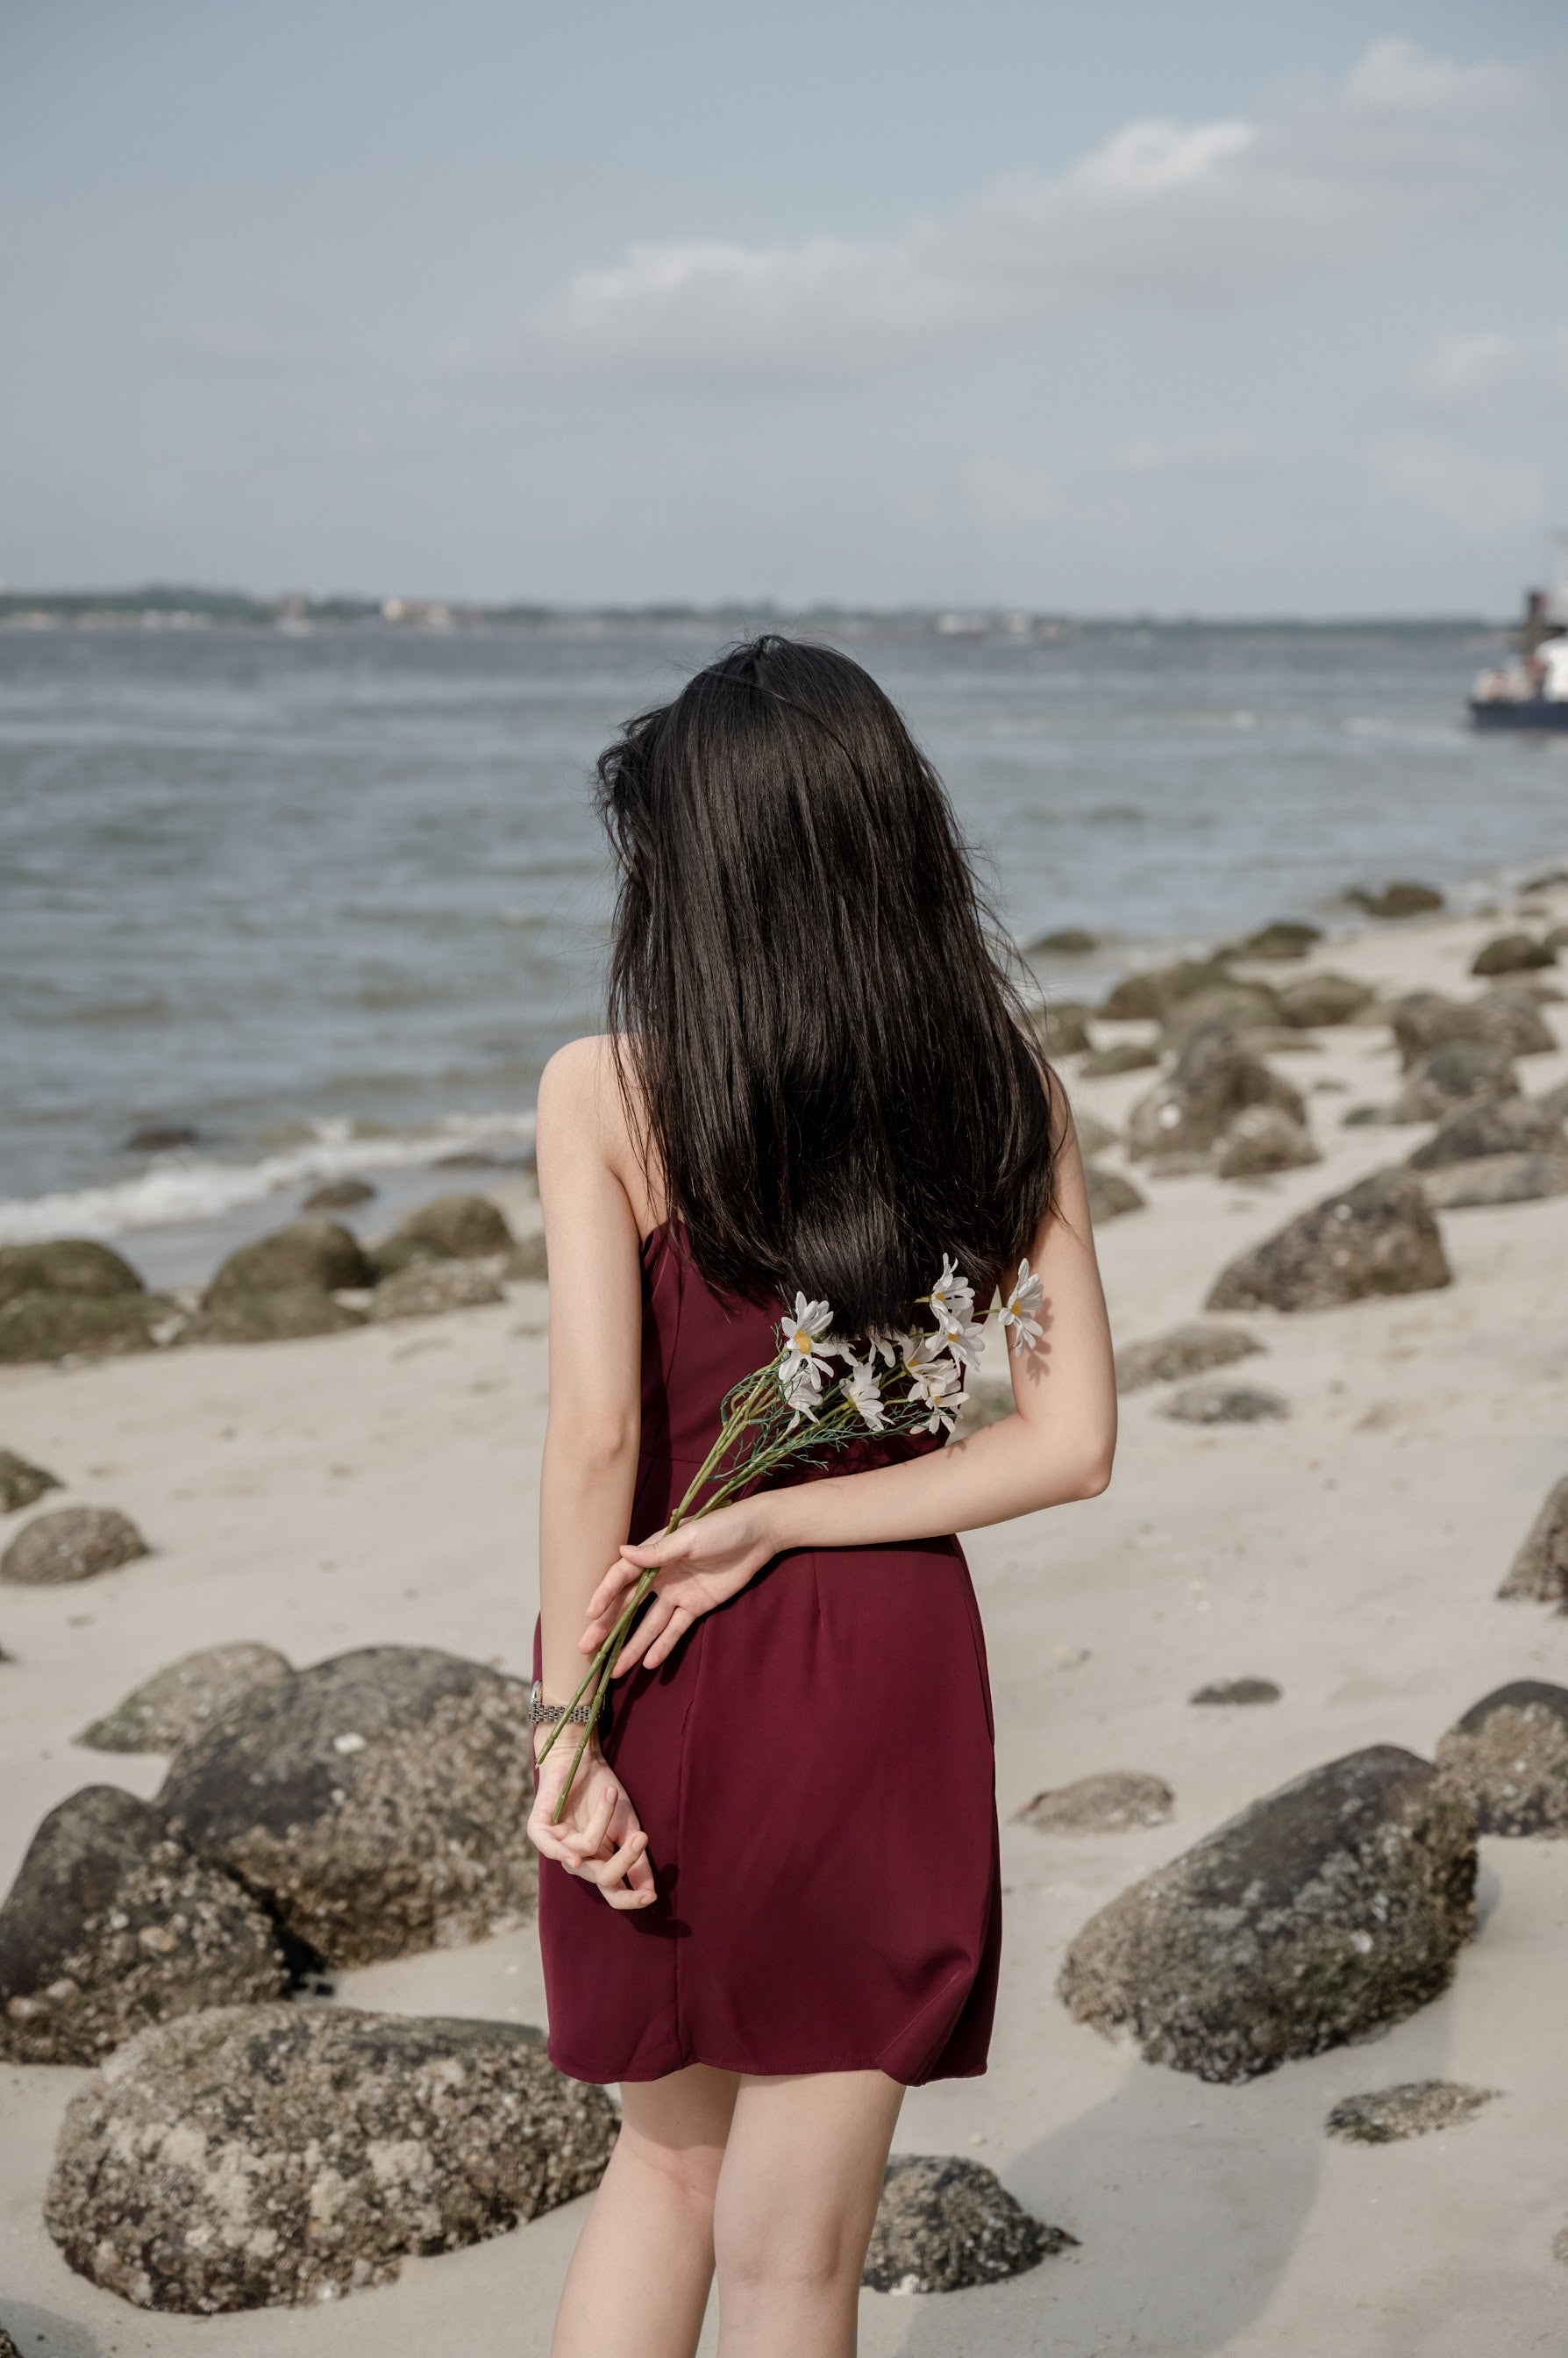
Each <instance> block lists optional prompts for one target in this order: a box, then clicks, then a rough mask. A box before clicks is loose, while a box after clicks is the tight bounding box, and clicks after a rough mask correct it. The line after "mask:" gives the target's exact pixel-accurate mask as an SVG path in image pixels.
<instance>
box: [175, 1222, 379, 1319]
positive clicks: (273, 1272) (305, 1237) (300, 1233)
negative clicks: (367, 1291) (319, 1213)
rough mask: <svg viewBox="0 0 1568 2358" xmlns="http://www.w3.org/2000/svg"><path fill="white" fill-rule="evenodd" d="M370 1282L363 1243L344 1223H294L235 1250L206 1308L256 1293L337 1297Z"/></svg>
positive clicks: (215, 1280) (207, 1296)
mask: <svg viewBox="0 0 1568 2358" xmlns="http://www.w3.org/2000/svg"><path fill="white" fill-rule="evenodd" d="M370 1282H371V1271H370V1265H369V1263H368V1262H367V1260H366V1259H365V1256H364V1253H363V1252H362V1250H361V1249H360V1242H359V1239H358V1238H357V1237H355V1235H354V1234H353V1231H352V1230H351V1229H349V1228H345V1227H344V1226H343V1224H342V1222H341V1221H340V1220H314V1219H306V1220H291V1221H290V1222H289V1225H288V1226H287V1228H277V1229H274V1232H273V1234H272V1235H271V1236H270V1237H258V1238H256V1240H255V1242H254V1244H249V1245H242V1246H241V1247H240V1248H239V1249H238V1251H237V1252H231V1254H230V1255H229V1258H228V1260H225V1261H223V1262H222V1263H221V1264H220V1267H219V1270H218V1272H217V1274H216V1276H215V1277H214V1278H213V1280H212V1282H211V1284H210V1285H209V1287H208V1289H207V1292H206V1294H205V1295H204V1297H203V1307H204V1308H206V1309H209V1310H211V1309H214V1308H216V1307H217V1306H218V1304H219V1303H224V1302H231V1301H233V1300H235V1299H236V1298H241V1297H246V1296H250V1295H252V1294H257V1293H297V1292H300V1291H302V1290H308V1291H310V1292H313V1293H342V1292H346V1291H349V1290H351V1289H353V1288H354V1287H356V1286H362V1285H369V1283H370Z"/></svg>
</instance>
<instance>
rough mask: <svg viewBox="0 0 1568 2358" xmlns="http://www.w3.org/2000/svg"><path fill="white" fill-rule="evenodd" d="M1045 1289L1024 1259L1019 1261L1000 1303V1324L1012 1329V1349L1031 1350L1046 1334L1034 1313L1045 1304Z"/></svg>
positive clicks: (1019, 1350)
mask: <svg viewBox="0 0 1568 2358" xmlns="http://www.w3.org/2000/svg"><path fill="white" fill-rule="evenodd" d="M1045 1298H1046V1289H1045V1286H1044V1283H1043V1282H1042V1281H1041V1280H1040V1279H1039V1278H1037V1277H1032V1276H1031V1275H1030V1273H1029V1264H1028V1262H1027V1261H1026V1260H1021V1261H1020V1262H1019V1263H1018V1276H1017V1282H1016V1283H1015V1285H1014V1286H1013V1288H1012V1290H1011V1292H1010V1293H1007V1294H1006V1295H1005V1297H1004V1300H1003V1303H1002V1324H1003V1325H1004V1326H1010V1327H1011V1328H1012V1329H1013V1348H1014V1350H1015V1352H1022V1351H1032V1350H1033V1349H1034V1347H1035V1346H1036V1343H1037V1342H1038V1341H1039V1339H1040V1337H1041V1336H1042V1335H1043V1334H1044V1333H1045V1331H1046V1330H1045V1327H1044V1326H1043V1325H1042V1324H1041V1322H1040V1320H1039V1318H1038V1317H1037V1316H1036V1312H1037V1311H1038V1310H1040V1309H1041V1307H1042V1306H1043V1304H1044V1303H1045Z"/></svg>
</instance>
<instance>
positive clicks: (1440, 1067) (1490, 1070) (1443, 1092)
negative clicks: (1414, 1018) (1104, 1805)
mask: <svg viewBox="0 0 1568 2358" xmlns="http://www.w3.org/2000/svg"><path fill="white" fill-rule="evenodd" d="M1518 1089H1519V1075H1518V1073H1517V1072H1516V1071H1515V1070H1514V1064H1513V1059H1512V1057H1511V1056H1510V1055H1509V1052H1508V1050H1507V1049H1506V1048H1503V1047H1500V1046H1499V1045H1498V1043H1497V1042H1496V1041H1495V1040H1450V1041H1449V1042H1448V1043H1447V1044H1446V1045H1445V1046H1444V1047H1441V1048H1432V1049H1429V1050H1428V1051H1427V1053H1426V1055H1424V1056H1423V1057H1422V1058H1421V1060H1420V1062H1419V1063H1418V1064H1416V1065H1412V1068H1411V1070H1410V1071H1409V1072H1408V1073H1407V1074H1406V1075H1405V1076H1404V1086H1403V1087H1402V1089H1401V1090H1400V1093H1399V1096H1398V1097H1397V1098H1395V1100H1394V1104H1393V1119H1394V1120H1395V1121H1446V1120H1447V1119H1448V1117H1449V1115H1450V1114H1452V1113H1455V1112H1456V1111H1457V1110H1458V1109H1459V1108H1460V1106H1462V1105H1463V1104H1465V1103H1466V1101H1469V1100H1474V1099H1481V1098H1506V1097H1513V1096H1515V1095H1516V1094H1517V1092H1518Z"/></svg>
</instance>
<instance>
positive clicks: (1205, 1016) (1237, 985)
mask: <svg viewBox="0 0 1568 2358" xmlns="http://www.w3.org/2000/svg"><path fill="white" fill-rule="evenodd" d="M1279 1020H1280V1003H1279V1001H1278V1000H1277V999H1276V997H1275V996H1274V993H1273V991H1272V990H1269V989H1268V988H1267V986H1266V985H1265V984H1263V983H1261V982H1225V983H1219V984H1216V985H1215V986H1214V988H1213V989H1211V990H1195V991H1194V992H1193V993H1192V995H1191V997H1190V998H1187V999H1178V1000H1177V1001H1176V1004H1175V1006H1174V1007H1173V1008H1172V1009H1171V1011H1170V1012H1169V1014H1168V1015H1167V1016H1166V1017H1165V1022H1164V1023H1163V1025H1162V1026H1161V1029H1160V1046H1161V1047H1162V1048H1163V1049H1165V1050H1166V1051H1167V1052H1168V1053H1171V1054H1175V1055H1179V1054H1180V1052H1181V1050H1182V1049H1183V1048H1185V1047H1186V1045H1187V1042H1188V1041H1189V1040H1190V1039H1191V1038H1192V1036H1193V1034H1194V1033H1195V1032H1201V1031H1203V1030H1204V1029H1205V1028H1206V1027H1207V1026H1208V1024H1210V1023H1219V1024H1223V1025H1224V1026H1225V1028H1226V1029H1227V1030H1228V1031H1230V1032H1255V1031H1258V1030H1260V1029H1262V1030H1276V1029H1277V1028H1278V1025H1279ZM1291 1044H1292V1046H1293V1047H1299V1046H1300V1045H1301V1043H1300V1042H1299V1041H1297V1040H1294V1038H1293V1040H1292V1043H1291Z"/></svg>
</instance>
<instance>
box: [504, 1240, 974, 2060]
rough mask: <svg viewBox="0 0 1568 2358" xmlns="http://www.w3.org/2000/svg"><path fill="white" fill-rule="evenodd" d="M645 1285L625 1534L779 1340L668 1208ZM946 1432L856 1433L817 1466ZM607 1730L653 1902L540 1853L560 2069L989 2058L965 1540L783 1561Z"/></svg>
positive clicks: (843, 1464) (689, 1637)
mask: <svg viewBox="0 0 1568 2358" xmlns="http://www.w3.org/2000/svg"><path fill="white" fill-rule="evenodd" d="M642 1283H643V1318H642V1420H643V1422H642V1436H641V1445H640V1455H639V1467H638V1484H637V1493H636V1501H635V1506H634V1511H633V1520H632V1527H631V1531H630V1533H629V1536H630V1537H632V1538H633V1539H638V1538H642V1537H645V1536H647V1535H648V1534H649V1533H650V1532H652V1531H658V1530H660V1528H661V1527H662V1525H663V1524H664V1522H665V1521H666V1520H667V1519H668V1517H669V1514H670V1511H671V1508H672V1507H673V1505H674V1504H675V1503H676V1501H677V1500H678V1499H679V1498H681V1496H682V1493H683V1492H684V1490H685V1489H686V1487H687V1486H688V1484H689V1483H690V1481H691V1479H692V1476H693V1474H694V1473H695V1472H696V1470H697V1467H698V1466H700V1465H701V1464H702V1462H703V1458H704V1457H705V1456H706V1455H707V1452H708V1450H709V1448H710V1447H711V1445H712V1444H713V1442H714V1438H715V1437H716V1435H717V1433H718V1430H719V1423H720V1414H721V1409H722V1404H723V1401H724V1399H725V1394H726V1393H727V1392H728V1391H729V1390H731V1388H732V1387H733V1386H734V1385H735V1384H736V1383H738V1382H739V1381H740V1380H741V1379H743V1378H744V1377H746V1376H748V1375H750V1374H751V1373H752V1372H753V1371H754V1370H755V1369H757V1368H760V1367H762V1366H763V1365H765V1364H766V1362H767V1361H768V1358H769V1357H771V1356H772V1355H773V1354H774V1352H775V1350H776V1348H777V1338H776V1321H777V1315H778V1314H777V1312H774V1311H769V1310H768V1309H767V1308H765V1307H763V1306H761V1305H759V1304H756V1303H748V1302H745V1301H742V1300H740V1299H739V1298H737V1297H736V1296H734V1295H730V1294H720V1293H716V1292H715V1291H714V1289H713V1288H712V1287H710V1286H709V1285H708V1284H707V1283H706V1282H705V1281H704V1280H703V1277H702V1276H701V1275H700V1273H699V1272H698V1271H697V1270H696V1269H695V1268H694V1267H693V1263H692V1261H691V1260H690V1257H689V1255H688V1254H687V1252H686V1251H685V1249H684V1242H683V1238H682V1233H681V1231H680V1230H679V1228H676V1227H674V1226H673V1225H671V1224H670V1223H665V1224H664V1225H663V1226H661V1227H660V1228H656V1229H655V1230H654V1232H653V1234H652V1235H651V1236H650V1238H648V1240H647V1242H646V1244H645V1245H644V1247H643V1252H642ZM940 1445H941V1444H940V1441H939V1440H937V1439H934V1438H932V1439H927V1438H926V1437H925V1436H919V1437H914V1436H908V1435H906V1436H901V1437H899V1438H897V1439H893V1440H888V1441H884V1442H875V1441H871V1440H869V1439H868V1440H867V1442H865V1444H860V1445H859V1446H858V1447H857V1448H856V1449H854V1451H851V1452H841V1453H839V1454H838V1455H835V1457H834V1459H833V1460H832V1463H831V1464H830V1465H828V1466H823V1467H822V1468H818V1469H815V1470H816V1471H817V1473H818V1474H819V1475H820V1474H822V1473H833V1474H836V1473H844V1472H849V1471H855V1470H860V1469H861V1468H862V1467H864V1466H871V1465H876V1464H884V1463H886V1462H889V1461H890V1460H892V1459H894V1458H897V1457H905V1456H908V1455H914V1454H917V1453H918V1452H919V1451H920V1450H922V1449H925V1448H930V1447H940ZM812 1470H813V1469H811V1468H802V1469H799V1477H800V1478H811V1473H812ZM791 1478H796V1476H792V1477H791ZM537 1669H538V1660H537V1654H536V1660H535V1670H536V1671H537ZM604 1748H605V1753H606V1757H607V1759H608V1760H609V1762H610V1764H611V1766H612V1767H613V1768H614V1769H615V1770H616V1773H617V1775H618V1777H619V1778H620V1779H622V1780H623V1782H624V1784H625V1786H626V1789H627V1790H628V1793H629V1794H630V1796H631V1800H632V1802H633V1804H634V1806H635V1808H636V1809H637V1812H638V1813H639V1818H640V1820H641V1823H642V1824H643V1826H644V1828H645V1830H646V1831H647V1833H648V1836H649V1859H650V1865H651V1866H652V1868H653V1872H654V1875H655V1877H656V1879H657V1883H658V1887H659V1898H658V1900H657V1901H656V1902H655V1903H654V1904H653V1905H652V1906H651V1907H650V1908H646V1909H640V1910H634V1911H627V1912H618V1911H617V1910H614V1909H609V1908H607V1907H606V1905H605V1903H604V1901H603V1899H602V1898H600V1896H599V1893H598V1891H597V1889H596V1887H594V1886H593V1885H592V1884H588V1883H585V1882H582V1881H580V1880H578V1879H576V1878H575V1877H572V1876H570V1875H568V1874H567V1873H566V1872H565V1870H564V1868H563V1867H561V1866H559V1865H557V1864H556V1863H555V1862H553V1861H552V1860H549V1859H543V1860H542V1861H541V1862H540V1897H539V1914H540V1939H541V1945H542V1952H543V1961H544V1970H545V1982H546V1990H547V1995H548V1999H549V2014H550V2054H551V2057H552V2059H553V2061H554V2062H555V2063H556V2064H557V2065H558V2066H559V2068H560V2069H561V2070H563V2071H567V2072H569V2073H571V2074H572V2076H573V2077H575V2078H577V2079H582V2080H592V2081H601V2082H611V2081H624V2080H650V2079H658V2078H661V2077H662V2076H663V2075H664V2074H665V2073H667V2072H670V2071H679V2070H681V2069H682V2068H683V2067H684V2066H686V2065H688V2064H691V2063H698V2062H701V2063H708V2064H712V2065H714V2066H715V2067H717V2068H720V2069H724V2070H728V2071H741V2072H752V2073H759V2074H779V2073H797V2072H809V2071H868V2070H880V2071H885V2072H886V2073H887V2074H888V2075H889V2076H890V2077H891V2078H893V2079H896V2080H899V2081H903V2082H918V2081H924V2080H929V2079H936V2078H945V2077H954V2076H965V2075H968V2074H971V2073H973V2072H977V2071H983V2069H984V2068H985V2055H986V2049H987V2044H988V2041H989V2037H990V2028H991V2018H992V2013H993V2006H994V1999H995V1985H996V1970H997V1962H998V1954H999V1948H1000V1940H1001V1904H1000V1875H999V1866H998V1854H997V1830H996V1812H995V1800H994V1767H993V1746H992V1725H991V1703H990V1693H989V1689H988V1685H987V1681H986V1674H985V1657H984V1646H983V1639H982V1636H981V1629H980V1620H979V1614H978V1610H977V1608H976V1606H975V1601H974V1595H973V1591H972V1587H971V1585H970V1579H969V1573H968V1569H967V1567H966V1565H965V1563H964V1560H963V1555H962V1552H961V1550H960V1548H959V1545H958V1542H957V1541H956V1540H955V1539H953V1538H951V1537H942V1536H938V1537H933V1538H931V1539H929V1540H925V1541H915V1542H908V1541H906V1542H902V1543H899V1544H890V1545H886V1546H875V1547H863V1548H826V1549H814V1550H797V1551H793V1552H789V1553H788V1554H785V1555H782V1556H779V1557H777V1558H775V1559H774V1561H773V1562H772V1563H770V1564H768V1565H767V1566H766V1567H765V1568H764V1570H763V1571H762V1572H761V1573H759V1574H757V1577H756V1579H754V1580H753V1581H752V1582H751V1583H750V1584H749V1585H747V1586H746V1588H745V1589H743V1590H742V1591H741V1592H740V1594H739V1595H736V1596H735V1597H732V1598H731V1599H730V1601H729V1602H728V1603H727V1604H725V1605H723V1606H719V1607H718V1608H717V1609H716V1610H714V1611H713V1612H711V1613H708V1614H705V1615H704V1616H703V1617H702V1618H701V1619H700V1620H699V1621H698V1622H697V1623H696V1624H695V1626H694V1627H693V1628H692V1629H690V1630H689V1631H688V1632H687V1634H686V1636H685V1637H684V1638H683V1639H682V1641H681V1644H680V1645H679V1646H678V1647H677V1648H676V1650H675V1652H674V1653H673V1654H672V1655H671V1658H670V1660H668V1661H666V1662H664V1663H662V1664H661V1665H660V1668H659V1669H657V1670H655V1671H646V1670H644V1669H642V1668H641V1667H640V1666H639V1668H638V1669H636V1670H634V1671H631V1672H629V1673H628V1676H627V1677H626V1678H625V1679H623V1680H619V1681H618V1682H616V1684H615V1687H614V1689H613V1691H612V1706H611V1717H610V1724H609V1726H608V1728H607V1731H606V1734H605V1738H604Z"/></svg>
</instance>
